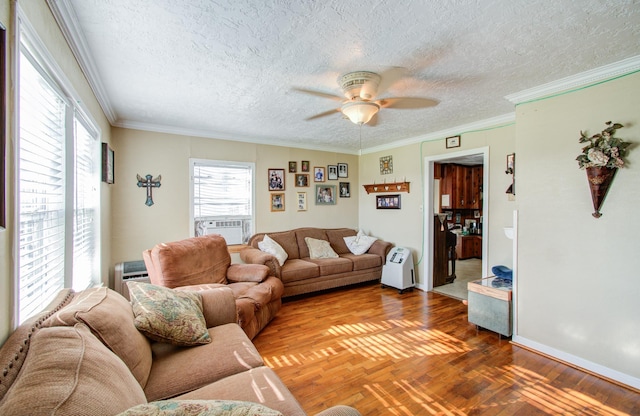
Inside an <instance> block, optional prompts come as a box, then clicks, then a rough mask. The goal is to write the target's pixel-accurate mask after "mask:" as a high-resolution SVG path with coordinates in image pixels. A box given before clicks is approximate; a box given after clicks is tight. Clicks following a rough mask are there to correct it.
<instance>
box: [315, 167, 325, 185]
mask: <svg viewBox="0 0 640 416" xmlns="http://www.w3.org/2000/svg"><path fill="white" fill-rule="evenodd" d="M313 181H314V182H324V167H322V166H314V168H313Z"/></svg>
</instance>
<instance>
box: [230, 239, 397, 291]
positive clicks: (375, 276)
mask: <svg viewBox="0 0 640 416" xmlns="http://www.w3.org/2000/svg"><path fill="white" fill-rule="evenodd" d="M265 236H268V238H267V239H266V240H272V241H274V242H275V243H277V246H279V247H281V248H282V249H283V250H284V252H285V253H286V255H284V256H281V257H280V258H278V257H277V256H276V254H274V252H272V250H268V249H267V251H265V248H264V247H263V249H262V250H261V249H260V246H261V245H263V244H261V243H264V240H265ZM345 238H346V240H345ZM311 241H313V242H314V243H317V242H320V243H322V242H326V244H327V245H328V246H329V247H330V248H331V250H332V251H333V253H334V254H335V256H333V254H331V253H330V254H329V255H328V256H320V257H322V258H318V256H313V255H312V254H313V253H310V250H309V242H311ZM347 241H349V244H348V243H347ZM362 243H367V244H365V245H364V246H363V245H362ZM368 243H370V246H369V247H368V248H367V249H366V250H364V252H362V249H364V248H365V247H367V246H368ZM248 245H249V247H247V248H245V249H242V250H240V259H241V260H242V261H243V262H245V263H248V264H261V265H266V266H268V267H269V274H271V275H273V276H276V277H278V278H279V279H281V280H282V282H283V283H284V293H283V295H282V296H283V297H288V296H295V295H300V294H304V293H310V292H316V291H320V290H325V289H332V288H336V287H341V286H347V285H351V284H355V283H362V282H368V281H376V280H379V279H380V277H381V275H382V266H383V265H384V264H385V261H386V257H387V254H388V252H389V250H391V247H392V244H391V243H389V242H386V241H382V240H379V239H376V238H374V237H370V236H366V235H363V233H362V232H356V231H355V230H352V229H350V228H327V229H325V228H313V227H305V228H296V229H293V230H288V231H280V232H273V233H258V234H255V235H253V236H252V237H251V238H250V239H249V242H248ZM354 248H355V249H361V250H360V251H357V250H353V251H355V253H354V252H352V249H354ZM317 251H318V250H317ZM319 251H321V252H322V253H323V254H324V252H325V251H328V250H324V249H323V250H319ZM356 253H357V254H356ZM360 253H362V254H360ZM283 257H285V259H284V261H283ZM314 257H315V258H314Z"/></svg>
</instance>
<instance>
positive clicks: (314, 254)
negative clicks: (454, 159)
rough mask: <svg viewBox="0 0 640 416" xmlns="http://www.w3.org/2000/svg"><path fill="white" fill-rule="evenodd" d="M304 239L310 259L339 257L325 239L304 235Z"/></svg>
mask: <svg viewBox="0 0 640 416" xmlns="http://www.w3.org/2000/svg"><path fill="white" fill-rule="evenodd" d="M304 241H305V242H306V243H307V247H308V248H309V257H310V258H312V259H331V258H336V257H339V256H338V255H337V254H336V252H335V251H333V249H332V248H331V244H329V242H328V241H326V240H318V239H316V238H311V237H305V238H304Z"/></svg>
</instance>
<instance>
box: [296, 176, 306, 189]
mask: <svg viewBox="0 0 640 416" xmlns="http://www.w3.org/2000/svg"><path fill="white" fill-rule="evenodd" d="M296 186H297V187H304V186H309V174H308V173H296Z"/></svg>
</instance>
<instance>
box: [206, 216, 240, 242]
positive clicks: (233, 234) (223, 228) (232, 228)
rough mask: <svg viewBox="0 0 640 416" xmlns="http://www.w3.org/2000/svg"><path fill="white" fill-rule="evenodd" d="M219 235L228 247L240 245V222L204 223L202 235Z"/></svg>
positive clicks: (213, 221)
mask: <svg viewBox="0 0 640 416" xmlns="http://www.w3.org/2000/svg"><path fill="white" fill-rule="evenodd" d="M209 234H220V235H221V236H222V237H224V239H225V240H226V241H227V244H228V245H232V244H242V220H230V221H225V220H210V221H204V235H209Z"/></svg>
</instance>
